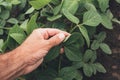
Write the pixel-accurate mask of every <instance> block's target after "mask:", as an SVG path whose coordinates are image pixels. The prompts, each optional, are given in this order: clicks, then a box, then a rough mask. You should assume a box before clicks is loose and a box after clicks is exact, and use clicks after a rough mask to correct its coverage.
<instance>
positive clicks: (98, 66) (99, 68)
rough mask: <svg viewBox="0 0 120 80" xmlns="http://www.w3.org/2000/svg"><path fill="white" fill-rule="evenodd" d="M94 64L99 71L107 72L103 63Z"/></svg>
mask: <svg viewBox="0 0 120 80" xmlns="http://www.w3.org/2000/svg"><path fill="white" fill-rule="evenodd" d="M94 66H95V68H96V70H97V71H98V72H101V73H106V70H105V68H104V67H103V65H101V64H100V63H95V64H94Z"/></svg>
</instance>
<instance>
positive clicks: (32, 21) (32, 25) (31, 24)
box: [27, 13, 38, 34]
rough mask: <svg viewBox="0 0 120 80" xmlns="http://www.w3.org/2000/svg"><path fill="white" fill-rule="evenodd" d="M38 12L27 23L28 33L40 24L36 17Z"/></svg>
mask: <svg viewBox="0 0 120 80" xmlns="http://www.w3.org/2000/svg"><path fill="white" fill-rule="evenodd" d="M37 16H38V13H35V14H34V15H33V16H32V17H31V19H30V21H29V22H28V25H27V33H28V34H30V33H31V32H32V31H33V30H34V29H36V28H38V25H37V23H36V19H37Z"/></svg>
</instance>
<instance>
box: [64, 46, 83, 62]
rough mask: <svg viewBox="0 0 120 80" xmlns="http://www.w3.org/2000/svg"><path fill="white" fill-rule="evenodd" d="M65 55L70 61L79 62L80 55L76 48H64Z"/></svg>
mask: <svg viewBox="0 0 120 80" xmlns="http://www.w3.org/2000/svg"><path fill="white" fill-rule="evenodd" d="M64 49H65V55H66V57H67V58H68V59H69V60H70V61H81V58H82V55H81V53H80V51H79V49H77V48H76V46H73V45H70V46H65V47H64Z"/></svg>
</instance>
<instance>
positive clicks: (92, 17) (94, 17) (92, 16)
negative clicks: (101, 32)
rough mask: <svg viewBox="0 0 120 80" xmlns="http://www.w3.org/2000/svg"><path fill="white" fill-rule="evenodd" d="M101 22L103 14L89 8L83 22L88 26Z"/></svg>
mask: <svg viewBox="0 0 120 80" xmlns="http://www.w3.org/2000/svg"><path fill="white" fill-rule="evenodd" d="M100 23H101V16H100V15H99V14H98V12H96V11H93V10H89V11H87V12H86V13H84V15H83V24H84V25H88V26H95V27H96V26H98V25H99V24H100Z"/></svg>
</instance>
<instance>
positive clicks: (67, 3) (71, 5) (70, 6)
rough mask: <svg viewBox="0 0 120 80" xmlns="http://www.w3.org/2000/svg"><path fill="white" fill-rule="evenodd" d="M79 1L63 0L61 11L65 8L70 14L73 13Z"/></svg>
mask: <svg viewBox="0 0 120 80" xmlns="http://www.w3.org/2000/svg"><path fill="white" fill-rule="evenodd" d="M79 1H80V0H64V2H63V6H62V12H63V10H67V11H68V12H70V13H71V14H72V15H74V14H75V13H76V11H77V9H78V7H79Z"/></svg>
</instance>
